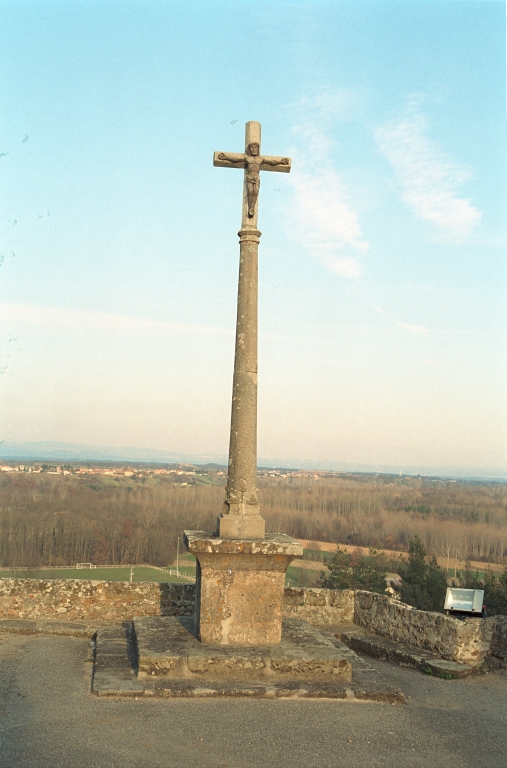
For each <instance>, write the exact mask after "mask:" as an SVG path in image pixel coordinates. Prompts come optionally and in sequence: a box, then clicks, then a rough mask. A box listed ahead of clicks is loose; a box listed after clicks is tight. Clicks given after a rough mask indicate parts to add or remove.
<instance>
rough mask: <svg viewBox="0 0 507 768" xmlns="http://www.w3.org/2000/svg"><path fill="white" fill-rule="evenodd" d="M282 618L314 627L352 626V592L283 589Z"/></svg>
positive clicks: (345, 590) (349, 590) (348, 590)
mask: <svg viewBox="0 0 507 768" xmlns="http://www.w3.org/2000/svg"><path fill="white" fill-rule="evenodd" d="M283 616H284V618H287V619H304V620H305V621H307V622H308V623H309V624H313V625H314V626H315V627H328V626H330V625H331V624H352V622H353V621H354V590H353V589H306V588H295V587H285V593H284V598H283Z"/></svg>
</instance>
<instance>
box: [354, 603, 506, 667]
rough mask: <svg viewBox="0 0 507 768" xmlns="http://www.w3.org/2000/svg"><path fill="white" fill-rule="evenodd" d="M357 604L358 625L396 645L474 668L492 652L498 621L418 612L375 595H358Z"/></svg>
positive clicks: (356, 618)
mask: <svg viewBox="0 0 507 768" xmlns="http://www.w3.org/2000/svg"><path fill="white" fill-rule="evenodd" d="M354 602H355V606H354V621H355V623H356V624H359V626H361V627H364V628H365V629H368V630H370V631H371V632H374V633H375V634H377V635H382V636H383V637H388V638H390V639H391V640H394V641H395V642H399V643H403V644H405V645H411V646H413V647H415V648H424V649H426V650H428V651H434V652H435V653H437V654H438V655H439V656H442V658H444V659H449V660H450V661H458V662H461V663H463V664H469V665H471V666H474V665H476V664H479V663H480V662H482V661H483V660H484V658H485V657H486V655H487V654H488V653H489V652H490V646H491V641H492V635H493V629H494V627H495V626H496V623H497V622H496V619H495V618H489V619H477V618H470V619H465V620H463V621H461V620H460V619H454V618H452V617H451V616H446V615H444V614H442V613H432V612H429V611H419V610H417V608H413V607H412V606H411V605H405V603H400V602H399V601H398V600H395V599H394V598H392V597H388V596H387V595H378V594H375V593H374V592H363V591H357V592H356V593H355V601H354ZM498 645H499V647H500V645H501V638H500V639H499V640H498Z"/></svg>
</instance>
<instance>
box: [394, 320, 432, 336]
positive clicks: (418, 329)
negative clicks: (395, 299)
mask: <svg viewBox="0 0 507 768" xmlns="http://www.w3.org/2000/svg"><path fill="white" fill-rule="evenodd" d="M396 325H397V326H398V328H401V329H402V330H403V331H408V332H409V333H416V334H418V335H421V334H425V333H429V332H430V329H429V328H426V326H425V325H412V324H411V323H402V322H401V320H397V321H396Z"/></svg>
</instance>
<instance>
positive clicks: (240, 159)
mask: <svg viewBox="0 0 507 768" xmlns="http://www.w3.org/2000/svg"><path fill="white" fill-rule="evenodd" d="M218 159H219V160H228V161H229V163H244V162H245V158H244V157H243V156H242V157H238V156H237V155H228V154H227V153H226V152H220V154H219V155H218Z"/></svg>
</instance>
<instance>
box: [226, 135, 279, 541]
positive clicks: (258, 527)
mask: <svg viewBox="0 0 507 768" xmlns="http://www.w3.org/2000/svg"><path fill="white" fill-rule="evenodd" d="M260 147H261V126H260V123H257V122H255V121H251V122H249V123H247V124H246V130H245V152H244V153H242V154H239V153H238V154H236V153H232V152H215V154H214V157H213V165H216V166H219V167H222V168H244V169H245V176H244V182H243V210H242V220H241V229H240V231H239V233H238V234H239V242H240V266H239V283H238V315H237V322H236V353H235V359H234V381H233V393H232V413H231V436H230V443H229V471H228V478H227V488H226V499H225V504H224V509H223V512H222V514H221V515H220V517H219V518H218V530H217V533H218V535H219V536H221V537H223V538H252V539H253V538H263V537H264V534H265V523H264V520H263V518H262V517H261V515H260V508H259V498H258V492H257V480H256V477H257V292H258V289H257V254H258V248H259V238H260V236H261V233H260V232H259V230H258V229H257V210H258V197H259V187H260V171H279V172H282V173H289V171H290V167H291V164H290V159H289V158H288V157H266V156H263V155H261V154H260Z"/></svg>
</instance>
